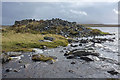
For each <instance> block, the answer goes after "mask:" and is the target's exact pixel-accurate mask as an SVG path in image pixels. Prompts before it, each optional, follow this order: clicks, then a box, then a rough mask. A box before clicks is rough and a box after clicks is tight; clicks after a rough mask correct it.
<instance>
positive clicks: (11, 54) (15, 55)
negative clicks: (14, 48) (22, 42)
mask: <svg viewBox="0 0 120 80" xmlns="http://www.w3.org/2000/svg"><path fill="white" fill-rule="evenodd" d="M21 54H22V53H21V52H8V53H7V55H9V56H10V57H17V56H20V55H21Z"/></svg>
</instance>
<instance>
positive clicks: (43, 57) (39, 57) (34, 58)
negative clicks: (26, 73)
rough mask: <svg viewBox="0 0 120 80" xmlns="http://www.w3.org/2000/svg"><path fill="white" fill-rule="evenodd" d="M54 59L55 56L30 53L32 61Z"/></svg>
mask: <svg viewBox="0 0 120 80" xmlns="http://www.w3.org/2000/svg"><path fill="white" fill-rule="evenodd" d="M55 59H56V57H53V56H46V55H43V54H35V55H32V60H33V61H43V62H46V61H49V60H52V61H56V60H55Z"/></svg>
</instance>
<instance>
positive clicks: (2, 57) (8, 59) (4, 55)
mask: <svg viewBox="0 0 120 80" xmlns="http://www.w3.org/2000/svg"><path fill="white" fill-rule="evenodd" d="M0 56H1V61H2V63H6V62H8V61H10V60H11V59H10V57H9V56H8V55H7V54H5V53H2V54H1V55H0Z"/></svg>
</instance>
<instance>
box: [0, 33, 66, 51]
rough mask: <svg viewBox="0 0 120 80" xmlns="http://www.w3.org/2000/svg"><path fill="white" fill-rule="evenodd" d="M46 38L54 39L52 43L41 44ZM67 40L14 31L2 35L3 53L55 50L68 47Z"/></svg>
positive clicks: (54, 36)
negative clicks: (43, 48) (37, 49)
mask: <svg viewBox="0 0 120 80" xmlns="http://www.w3.org/2000/svg"><path fill="white" fill-rule="evenodd" d="M45 36H48V37H53V38H54V39H55V40H54V41H52V42H40V41H39V40H43V39H44V37H45ZM67 45H68V41H67V40H66V38H64V37H63V36H60V35H55V34H45V35H42V34H32V33H15V32H14V31H9V32H3V34H2V51H5V52H8V51H17V52H18V51H24V52H27V51H32V49H33V48H42V47H43V46H46V47H47V48H55V47H57V46H67Z"/></svg>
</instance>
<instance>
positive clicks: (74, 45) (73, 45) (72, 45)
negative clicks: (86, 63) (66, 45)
mask: <svg viewBox="0 0 120 80" xmlns="http://www.w3.org/2000/svg"><path fill="white" fill-rule="evenodd" d="M70 46H71V47H78V45H76V44H71V45H70Z"/></svg>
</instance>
